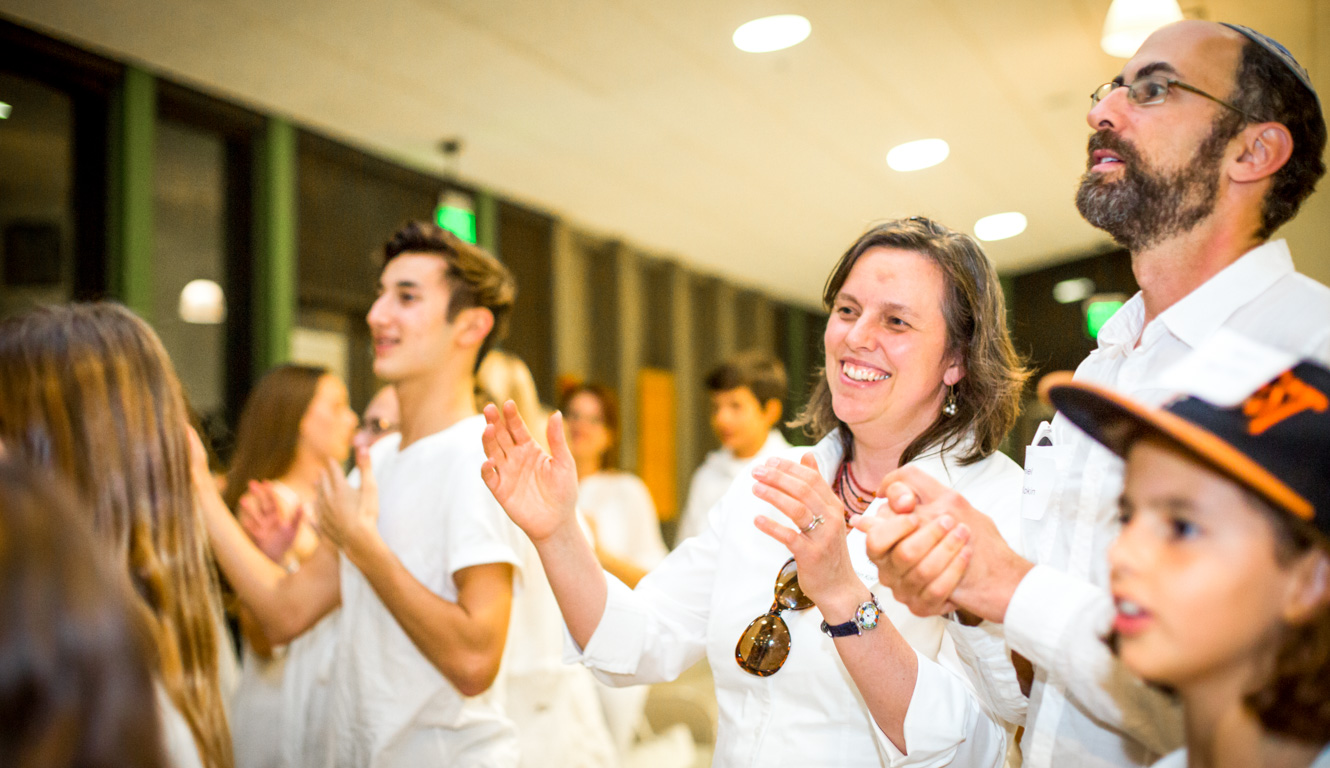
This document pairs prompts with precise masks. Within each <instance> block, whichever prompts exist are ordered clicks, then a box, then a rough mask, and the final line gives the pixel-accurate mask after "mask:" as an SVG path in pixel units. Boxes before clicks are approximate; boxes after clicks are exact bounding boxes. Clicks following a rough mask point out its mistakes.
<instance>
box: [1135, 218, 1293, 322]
mask: <svg viewBox="0 0 1330 768" xmlns="http://www.w3.org/2000/svg"><path fill="white" fill-rule="evenodd" d="M1292 272H1293V256H1292V254H1290V253H1289V250H1288V243H1286V242H1285V241H1283V240H1272V241H1270V242H1268V243H1264V244H1262V245H1259V246H1257V247H1255V248H1253V249H1251V250H1250V251H1247V252H1246V253H1245V254H1243V255H1242V256H1241V257H1239V258H1238V260H1237V261H1235V262H1233V263H1232V264H1229V265H1228V266H1227V267H1224V268H1223V269H1222V270H1220V271H1219V274H1217V275H1215V276H1214V277H1212V278H1210V279H1209V280H1206V281H1205V282H1204V283H1202V284H1201V286H1200V287H1199V288H1197V289H1196V290H1194V291H1192V292H1191V293H1189V294H1187V295H1186V296H1184V297H1182V299H1181V300H1179V301H1178V302H1177V303H1175V304H1174V305H1173V306H1171V307H1169V308H1168V309H1166V310H1164V311H1163V312H1161V313H1159V320H1160V321H1161V322H1162V323H1163V324H1164V325H1165V326H1166V327H1167V328H1168V330H1169V331H1170V332H1171V333H1172V334H1173V335H1174V336H1176V337H1178V338H1179V339H1181V340H1182V342H1183V343H1185V344H1186V345H1187V346H1189V347H1192V348H1193V349H1194V348H1196V347H1199V346H1200V345H1201V344H1202V342H1204V341H1205V340H1206V339H1208V338H1209V337H1210V335H1211V334H1213V333H1214V332H1215V331H1216V330H1217V329H1219V328H1220V327H1221V326H1223V324H1224V323H1225V322H1227V321H1228V318H1229V317H1230V316H1232V314H1233V313H1234V312H1236V311H1237V310H1238V309H1239V308H1241V307H1243V306H1244V305H1246V304H1247V303H1248V302H1250V301H1251V300H1252V299H1255V298H1256V297H1257V296H1259V295H1260V294H1261V293H1263V292H1264V291H1265V290H1266V289H1267V288H1269V287H1270V286H1271V285H1273V284H1274V283H1275V281H1277V280H1279V279H1280V278H1282V277H1284V276H1285V275H1287V274H1290V273H1292Z"/></svg>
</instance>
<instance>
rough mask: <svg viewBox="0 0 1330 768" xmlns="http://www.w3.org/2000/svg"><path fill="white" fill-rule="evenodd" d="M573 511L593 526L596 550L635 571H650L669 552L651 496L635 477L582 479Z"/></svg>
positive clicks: (616, 474)
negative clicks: (599, 547)
mask: <svg viewBox="0 0 1330 768" xmlns="http://www.w3.org/2000/svg"><path fill="white" fill-rule="evenodd" d="M577 507H578V509H580V510H582V512H583V513H584V514H585V515H586V516H587V517H588V518H590V519H591V521H592V522H593V523H594V524H595V527H596V540H597V541H598V542H600V546H602V547H604V548H605V550H606V551H608V552H613V553H614V554H615V555H616V556H617V557H621V558H623V559H624V560H627V561H628V562H630V563H632V564H633V565H636V566H637V567H638V568H643V569H646V570H651V569H652V568H654V567H656V564H657V563H659V562H660V561H661V560H664V559H665V555H666V554H667V553H668V552H669V550H668V549H667V548H666V547H665V539H664V538H663V537H661V535H660V520H659V518H657V517H656V505H655V503H654V502H652V501H651V492H650V491H648V490H647V486H646V483H644V482H642V479H641V478H639V477H638V476H637V475H634V474H630V473H628V472H614V471H605V472H597V473H596V474H594V475H591V476H590V477H587V478H585V479H583V480H582V481H581V482H580V483H578V485H577Z"/></svg>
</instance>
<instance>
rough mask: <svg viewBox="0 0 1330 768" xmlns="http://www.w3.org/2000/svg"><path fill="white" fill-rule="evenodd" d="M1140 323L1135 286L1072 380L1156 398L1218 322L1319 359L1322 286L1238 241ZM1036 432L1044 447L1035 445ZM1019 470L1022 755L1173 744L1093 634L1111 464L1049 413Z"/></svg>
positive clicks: (1159, 751)
mask: <svg viewBox="0 0 1330 768" xmlns="http://www.w3.org/2000/svg"><path fill="white" fill-rule="evenodd" d="M1144 321H1145V306H1144V303H1143V301H1142V298H1141V295H1140V294H1137V295H1136V296H1134V297H1133V298H1132V299H1131V300H1130V301H1129V302H1127V304H1126V305H1125V306H1123V308H1122V309H1121V310H1119V311H1118V313H1117V314H1116V315H1114V316H1113V318H1112V319H1110V320H1109V322H1108V323H1106V324H1105V325H1104V327H1103V329H1102V330H1101V331H1100V334H1099V346H1098V349H1096V350H1095V351H1094V352H1092V353H1091V354H1090V356H1089V357H1088V358H1086V360H1085V361H1084V362H1083V363H1081V365H1080V366H1079V367H1078V368H1077V369H1076V378H1077V379H1080V380H1088V381H1093V382H1096V383H1099V384H1103V385H1106V386H1109V387H1112V388H1113V389H1115V390H1118V391H1120V392H1123V393H1125V394H1128V395H1130V396H1131V397H1134V398H1136V399H1138V400H1142V401H1145V402H1147V403H1152V404H1156V405H1158V404H1162V403H1164V402H1165V401H1167V400H1168V399H1169V398H1170V397H1171V396H1173V395H1174V394H1175V393H1174V392H1170V391H1168V390H1167V389H1165V388H1164V387H1163V386H1162V384H1161V383H1160V376H1161V374H1162V373H1163V372H1164V371H1165V370H1167V369H1168V368H1169V367H1170V366H1172V365H1173V364H1174V363H1176V362H1178V361H1179V360H1181V359H1182V358H1183V357H1184V356H1186V355H1187V353H1189V352H1191V351H1192V350H1193V349H1195V348H1196V347H1198V346H1200V345H1201V344H1202V343H1203V342H1205V341H1206V340H1207V339H1208V338H1210V337H1211V336H1212V335H1213V334H1214V333H1215V332H1216V331H1217V330H1219V329H1220V328H1224V329H1227V330H1230V331H1233V332H1236V333H1239V334H1241V335H1244V336H1247V337H1250V338H1252V339H1254V340H1256V341H1259V342H1261V343H1262V344H1265V345H1268V346H1272V347H1276V348H1279V349H1283V350H1287V351H1290V352H1293V353H1296V354H1298V355H1300V356H1302V357H1307V358H1313V359H1316V360H1319V361H1321V362H1323V363H1330V288H1326V286H1324V285H1321V284H1320V283H1317V282H1316V281H1314V280H1312V279H1310V278H1308V277H1306V276H1304V275H1300V274H1297V273H1296V272H1295V271H1294V268H1293V259H1292V256H1291V255H1290V254H1289V250H1288V246H1287V245H1286V244H1285V242H1284V241H1283V240H1276V241H1273V242H1269V243H1266V244H1264V245H1262V246H1260V247H1258V248H1255V249H1253V250H1251V251H1249V252H1248V253H1246V254H1245V255H1243V256H1242V257H1241V258H1240V259H1238V260H1237V261H1235V262H1234V263H1233V264H1230V265H1229V266H1228V267H1227V268H1225V269H1224V270H1223V271H1221V272H1220V273H1219V274H1217V275H1215V276H1214V277H1213V278H1211V279H1210V280H1208V281H1207V282H1205V283H1204V284H1203V285H1201V286H1200V287H1199V288H1197V289H1196V290H1195V291H1193V292H1192V293H1190V294H1188V295H1187V296H1186V297H1184V298H1183V299H1182V300H1180V301H1178V302H1177V303H1176V304H1174V305H1173V306H1171V307H1169V308H1168V309H1167V310H1165V311H1164V312H1162V313H1161V314H1160V315H1159V316H1158V317H1157V318H1155V319H1154V320H1153V321H1152V322H1151V323H1150V324H1148V325H1146V324H1145V322H1144ZM1045 437H1046V438H1048V439H1049V440H1050V441H1051V445H1045V446H1041V445H1039V444H1040V443H1041V442H1043V441H1044V440H1043V439H1044V438H1045ZM1036 455H1037V456H1038V458H1037V459H1035V456H1036ZM1026 470H1027V474H1026V492H1027V494H1030V493H1031V492H1032V489H1033V488H1036V487H1038V488H1041V489H1042V492H1043V493H1044V494H1045V496H1044V497H1043V498H1046V502H1045V503H1038V504H1026V505H1025V506H1024V507H1023V508H1022V521H1021V525H1022V528H1021V530H1022V539H1023V542H1024V549H1025V556H1026V557H1028V558H1029V559H1031V560H1032V561H1033V562H1035V563H1036V566H1035V568H1034V570H1032V571H1031V572H1030V573H1029V575H1028V576H1026V578H1025V579H1024V580H1023V581H1022V582H1021V584H1020V586H1019V587H1018V588H1017V590H1016V592H1015V594H1014V595H1013V596H1012V600H1011V604H1010V606H1009V608H1008V610H1007V614H1006V617H1005V631H1006V636H1007V642H1008V644H1009V645H1010V646H1011V648H1012V649H1013V650H1015V651H1016V652H1018V653H1020V654H1022V655H1023V656H1025V657H1026V658H1028V659H1029V660H1030V661H1031V662H1032V663H1033V664H1034V666H1035V673H1036V674H1035V679H1034V685H1033V688H1032V690H1031V692H1030V702H1029V709H1028V715H1027V720H1026V724H1025V727H1026V731H1025V736H1024V738H1023V739H1022V742H1021V747H1022V751H1023V752H1024V758H1025V765H1026V766H1030V767H1031V768H1052V767H1053V766H1056V767H1058V768H1061V767H1062V766H1077V767H1078V768H1081V767H1084V768H1097V767H1099V766H1147V765H1150V764H1151V763H1153V762H1154V761H1155V760H1157V759H1158V758H1159V757H1160V756H1161V755H1164V754H1167V753H1169V752H1171V751H1172V750H1174V749H1176V748H1177V747H1179V746H1181V744H1182V725H1181V712H1180V709H1179V708H1178V707H1177V705H1176V704H1174V703H1173V702H1172V701H1170V700H1169V699H1168V698H1167V697H1166V696H1164V695H1163V694H1161V693H1160V692H1158V691H1156V690H1154V689H1152V688H1149V687H1148V686H1145V685H1144V684H1143V683H1141V682H1140V681H1139V680H1138V679H1136V678H1135V677H1134V676H1132V675H1131V674H1130V673H1129V672H1127V671H1126V669H1125V668H1124V667H1123V666H1122V665H1121V664H1119V663H1118V662H1117V661H1116V659H1115V658H1114V657H1113V656H1112V654H1111V653H1110V652H1109V650H1108V648H1107V646H1106V645H1105V644H1104V643H1103V642H1102V640H1101V639H1100V638H1101V637H1102V636H1103V635H1105V634H1106V633H1107V631H1108V629H1109V627H1110V625H1111V622H1112V618H1113V603H1112V598H1111V596H1110V594H1109V591H1108V558H1107V551H1108V547H1109V545H1110V544H1111V543H1112V542H1113V540H1114V539H1115V538H1116V537H1117V534H1118V529H1119V526H1118V511H1117V500H1118V495H1119V493H1120V492H1121V489H1122V462H1121V461H1120V460H1119V459H1118V458H1117V457H1116V456H1114V455H1113V454H1112V453H1111V452H1109V451H1108V450H1107V449H1106V448H1104V447H1102V446H1100V445H1099V444H1098V443H1096V442H1095V441H1094V440H1092V439H1091V438H1090V437H1089V436H1087V435H1086V434H1085V433H1084V432H1081V431H1080V430H1079V429H1077V428H1076V427H1075V426H1073V425H1072V424H1071V423H1070V422H1069V421H1068V420H1067V419H1066V418H1065V417H1063V416H1062V415H1061V414H1059V415H1058V416H1056V417H1055V418H1054V419H1053V422H1052V424H1051V427H1042V428H1041V429H1040V431H1039V434H1038V435H1037V436H1036V439H1035V445H1032V446H1031V447H1030V448H1029V449H1028V452H1027V456H1026ZM1032 473H1047V474H1048V475H1049V478H1048V479H1047V480H1044V479H1041V478H1038V477H1034V475H1033V474H1032Z"/></svg>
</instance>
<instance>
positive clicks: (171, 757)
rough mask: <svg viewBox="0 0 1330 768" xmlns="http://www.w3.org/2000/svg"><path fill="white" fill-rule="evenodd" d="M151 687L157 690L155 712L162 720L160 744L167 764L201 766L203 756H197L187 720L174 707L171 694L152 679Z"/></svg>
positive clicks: (187, 767)
mask: <svg viewBox="0 0 1330 768" xmlns="http://www.w3.org/2000/svg"><path fill="white" fill-rule="evenodd" d="M153 688H154V689H155V690H156V692H157V710H158V712H157V713H158V715H159V716H160V717H161V721H162V745H163V746H164V747H165V751H166V763H167V765H169V766H171V768H203V758H202V757H200V756H199V747H198V744H197V743H195V741H194V732H193V731H191V730H189V722H188V721H187V720H185V716H184V715H182V714H180V710H178V709H176V706H175V703H174V702H172V701H171V695H170V694H169V693H167V692H166V688H165V687H164V686H163V685H162V684H161V683H160V682H158V681H153Z"/></svg>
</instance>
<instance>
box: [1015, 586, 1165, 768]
mask: <svg viewBox="0 0 1330 768" xmlns="http://www.w3.org/2000/svg"><path fill="white" fill-rule="evenodd" d="M1112 620H1113V599H1112V597H1111V596H1110V595H1109V594H1108V593H1107V592H1106V591H1104V590H1103V589H1101V588H1099V587H1096V586H1094V585H1093V584H1090V583H1089V582H1086V581H1081V580H1080V579H1077V578H1075V577H1073V576H1070V575H1068V574H1066V573H1063V572H1062V571H1059V570H1057V569H1055V568H1051V567H1049V566H1046V565H1036V566H1035V567H1034V568H1033V569H1032V570H1031V571H1030V572H1029V573H1028V574H1026V576H1025V578H1024V579H1022V580H1021V583H1020V585H1019V586H1017V587H1016V592H1015V593H1014V594H1013V595H1012V596H1011V603H1010V605H1008V607H1007V615H1006V616H1005V617H1004V621H1003V623H1004V625H1005V627H1006V635H1007V643H1008V645H1010V646H1011V648H1012V650H1014V651H1016V652H1017V653H1019V654H1021V655H1022V656H1024V657H1025V658H1027V659H1029V660H1030V663H1032V664H1034V666H1035V667H1036V668H1038V669H1041V670H1043V671H1044V672H1045V673H1046V674H1047V675H1048V679H1049V681H1050V682H1054V683H1057V684H1059V685H1061V686H1063V687H1064V688H1065V689H1066V692H1067V696H1068V698H1070V699H1072V700H1074V701H1075V702H1076V703H1077V704H1078V705H1079V706H1080V707H1081V708H1082V709H1083V710H1084V711H1085V712H1086V713H1087V714H1089V715H1090V716H1092V717H1094V718H1095V719H1096V720H1098V721H1099V722H1101V723H1103V724H1105V725H1106V726H1108V727H1110V728H1113V729H1115V730H1117V731H1119V732H1121V733H1123V734H1124V735H1126V736H1128V737H1130V738H1132V739H1134V740H1136V741H1138V742H1140V744H1142V745H1143V746H1145V747H1146V748H1147V749H1149V750H1150V751H1151V752H1154V753H1155V754H1165V753H1167V752H1169V751H1171V750H1173V749H1176V748H1177V746H1178V745H1179V744H1181V743H1182V710H1181V707H1180V706H1178V704H1177V703H1175V702H1174V701H1173V700H1172V699H1170V698H1169V697H1168V696H1167V695H1166V694H1164V693H1163V692H1161V691H1159V690H1156V689H1154V688H1151V687H1150V686H1148V685H1147V684H1146V683H1145V682H1143V681H1142V680H1141V679H1140V678H1138V677H1136V676H1135V675H1133V674H1132V673H1131V672H1129V671H1128V670H1127V668H1126V667H1124V666H1123V665H1122V662H1121V661H1119V660H1118V659H1117V658H1116V657H1115V656H1114V655H1113V654H1112V652H1110V651H1109V648H1108V645H1106V644H1105V643H1104V641H1103V640H1102V639H1101V638H1102V637H1103V636H1104V635H1106V634H1107V633H1108V629H1109V627H1110V625H1111V623H1112Z"/></svg>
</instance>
